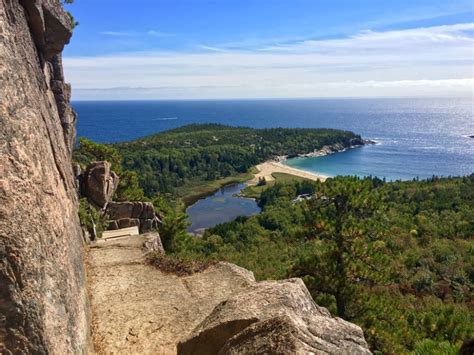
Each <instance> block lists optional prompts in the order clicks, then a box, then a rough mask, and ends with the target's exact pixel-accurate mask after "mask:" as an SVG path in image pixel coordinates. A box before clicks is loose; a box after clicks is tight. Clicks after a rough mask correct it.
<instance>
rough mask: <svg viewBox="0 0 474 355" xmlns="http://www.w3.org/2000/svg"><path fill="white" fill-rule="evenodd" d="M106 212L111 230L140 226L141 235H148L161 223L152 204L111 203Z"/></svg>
mask: <svg viewBox="0 0 474 355" xmlns="http://www.w3.org/2000/svg"><path fill="white" fill-rule="evenodd" d="M106 212H107V215H108V217H109V219H110V221H109V228H108V229H110V230H113V229H118V228H128V227H133V226H138V227H139V230H140V233H147V232H150V231H151V230H152V229H153V228H158V225H159V223H161V222H160V220H159V219H158V217H157V216H156V214H155V209H154V207H153V204H152V203H151V202H141V201H133V202H109V203H108V204H107V210H106Z"/></svg>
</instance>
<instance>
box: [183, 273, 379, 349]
mask: <svg viewBox="0 0 474 355" xmlns="http://www.w3.org/2000/svg"><path fill="white" fill-rule="evenodd" d="M268 353H271V354H308V353H313V354H314V353H321V354H322V353H345V354H370V351H369V350H368V346H367V343H366V341H365V339H364V335H363V333H362V330H361V329H360V328H359V327H358V326H356V325H354V324H352V323H349V322H346V321H344V320H342V319H340V318H333V317H332V316H331V315H330V313H329V312H328V311H327V310H326V309H325V308H323V307H319V306H317V305H316V304H315V303H314V301H313V299H312V297H311V295H310V294H309V292H308V290H307V289H306V286H305V285H304V283H303V281H302V280H301V279H289V280H283V281H265V282H258V283H255V284H253V285H252V286H251V287H249V288H248V289H246V290H244V291H243V292H240V293H238V294H236V295H234V296H233V297H231V298H229V299H227V300H225V301H223V302H221V303H220V304H219V305H217V306H216V307H215V308H214V310H213V311H212V312H211V313H210V314H209V316H207V317H206V319H204V321H203V322H201V324H199V325H198V326H197V327H196V328H195V329H194V331H193V332H192V333H191V334H190V335H189V337H188V338H187V339H185V340H183V341H182V342H180V343H179V344H178V354H268Z"/></svg>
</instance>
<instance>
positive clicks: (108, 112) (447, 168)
mask: <svg viewBox="0 0 474 355" xmlns="http://www.w3.org/2000/svg"><path fill="white" fill-rule="evenodd" d="M473 105H474V103H473V100H472V99H468V98H464V99H440V98H437V99H419V98H417V99H334V100H322V99H321V100H219V101H108V102H104V101H102V102H84V101H82V102H74V103H73V106H74V108H75V109H76V111H77V112H78V114H79V121H78V135H79V136H85V137H88V138H90V139H93V140H96V141H99V142H117V141H125V140H131V139H135V138H138V137H142V136H145V135H150V134H153V133H156V132H160V131H163V130H167V129H170V128H175V127H178V126H181V125H184V124H189V123H204V122H216V123H223V124H229V125H236V126H250V127H256V128H261V127H329V128H340V129H347V130H351V131H354V132H356V133H358V134H361V135H362V136H363V137H364V138H370V139H374V140H376V141H378V142H379V144H378V145H374V146H366V147H364V148H361V149H354V150H350V151H347V152H344V153H339V154H335V155H331V156H327V157H322V158H305V159H295V160H290V161H288V162H287V164H289V165H291V166H294V167H298V168H301V169H305V170H308V171H313V172H314V171H315V172H319V173H322V174H326V175H338V174H349V175H354V174H356V175H361V176H365V175H377V176H379V177H386V178H387V179H389V180H393V179H411V178H414V177H420V178H424V177H430V176H432V175H433V174H435V175H440V176H448V175H467V174H470V173H473V172H474V139H472V138H468V137H466V136H467V135H470V134H474V106H473Z"/></svg>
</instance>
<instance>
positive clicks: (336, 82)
mask: <svg viewBox="0 0 474 355" xmlns="http://www.w3.org/2000/svg"><path fill="white" fill-rule="evenodd" d="M472 30H474V23H466V24H456V25H449V26H436V27H427V28H414V29H407V30H397V31H386V32H374V31H363V32H360V33H356V34H354V35H353V36H350V37H347V38H340V39H327V40H305V41H301V42H296V43H292V44H286V45H275V46H271V47H270V46H267V47H264V48H260V49H257V50H254V49H252V50H243V49H241V50H230V49H226V48H221V47H219V48H215V47H213V46H204V45H201V46H198V48H199V51H198V52H184V53H182V52H181V53H180V52H143V53H128V54H120V55H112V56H102V57H73V58H65V61H64V62H65V68H66V72H67V78H68V80H70V81H71V82H72V84H73V87H74V88H75V89H76V90H75V93H74V95H75V96H74V97H75V98H80V97H84V95H86V94H87V93H90V92H91V89H93V90H96V91H97V90H105V89H107V90H105V91H104V92H103V94H104V95H109V98H112V97H113V95H114V94H113V90H110V88H117V87H121V88H124V87H129V88H131V89H128V90H125V91H124V90H123V89H121V92H122V94H123V93H124V92H126V93H128V94H130V95H131V93H132V91H133V90H135V94H133V95H139V94H140V93H144V90H148V91H147V93H146V95H147V96H146V98H172V97H174V96H176V97H183V95H187V97H190V98H212V97H216V98H227V97H312V96H313V97H314V96H324V97H326V96H401V95H403V96H404V95H417V96H418V95H468V94H472V87H473V81H472V78H473V77H474V70H473V69H474V67H473V63H474V53H473V51H474V37H473V34H472ZM158 87H159V89H157V88H158ZM132 88H136V89H132ZM203 88H204V89H203ZM115 90H116V93H117V92H118V91H117V89H115ZM150 95H151V96H153V95H156V97H151V96H150Z"/></svg>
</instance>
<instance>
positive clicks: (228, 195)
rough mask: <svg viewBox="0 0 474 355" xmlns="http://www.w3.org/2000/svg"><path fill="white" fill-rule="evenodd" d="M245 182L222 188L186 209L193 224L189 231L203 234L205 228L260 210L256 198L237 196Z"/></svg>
mask: <svg viewBox="0 0 474 355" xmlns="http://www.w3.org/2000/svg"><path fill="white" fill-rule="evenodd" d="M244 187H245V184H232V185H227V186H224V187H222V188H220V189H219V190H218V191H217V192H215V193H214V194H213V195H210V196H208V197H206V198H203V199H201V200H199V201H197V202H196V203H195V204H193V205H191V206H189V207H188V208H187V209H186V213H187V214H188V216H189V217H188V221H189V222H190V223H191V225H190V226H189V227H188V232H190V233H194V234H197V235H199V234H202V233H203V232H204V229H206V228H210V227H214V226H215V225H217V224H220V223H225V222H230V221H233V220H234V219H235V218H237V217H239V216H251V215H254V214H257V213H259V212H260V207H258V205H257V202H256V201H255V200H254V199H250V198H243V197H237V196H235V195H236V194H238V193H239V192H240V191H241V190H242V189H243V188H244Z"/></svg>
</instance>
